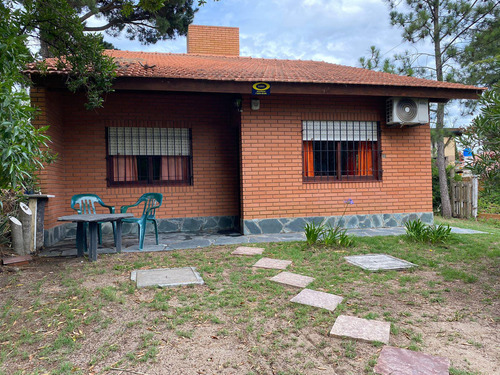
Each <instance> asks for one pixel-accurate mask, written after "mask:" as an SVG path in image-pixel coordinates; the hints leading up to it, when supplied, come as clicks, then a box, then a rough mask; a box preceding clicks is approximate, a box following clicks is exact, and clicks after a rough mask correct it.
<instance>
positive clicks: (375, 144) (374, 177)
mask: <svg viewBox="0 0 500 375" xmlns="http://www.w3.org/2000/svg"><path fill="white" fill-rule="evenodd" d="M315 121H318V122H320V121H321V122H333V123H334V124H333V125H335V122H345V123H348V122H353V123H358V126H360V125H361V123H367V122H372V123H376V135H377V140H376V141H373V140H370V141H361V140H357V141H348V140H342V139H341V140H315V139H314V140H309V141H307V140H304V131H305V124H306V123H308V122H315ZM301 125H302V131H301V140H302V181H303V183H325V182H328V183H345V182H369V181H380V180H382V142H381V125H380V121H359V120H331V119H330V120H302V121H301ZM334 132H335V131H332V133H334ZM314 142H318V143H319V142H321V143H326V142H333V143H334V144H335V147H334V150H331V151H329V150H328V149H327V152H335V161H336V166H335V170H330V171H326V172H324V171H323V172H320V173H328V172H335V173H334V174H333V173H332V174H331V175H322V176H321V175H316V173H318V172H317V171H316V167H315V160H316V159H315V156H314V154H315V153H316V152H321V151H317V150H315V146H314ZM358 142H370V145H371V147H372V150H371V153H372V164H371V169H372V173H371V174H370V175H355V174H353V173H349V172H352V170H349V169H347V173H343V168H342V164H343V158H342V154H343V153H345V154H346V155H347V158H348V157H349V156H348V155H349V154H350V153H352V154H351V155H353V154H354V153H356V152H358V150H359V149H358V147H359V143H358ZM307 143H309V146H307V148H309V150H308V151H307V152H308V154H306V144H307ZM342 143H347V144H349V143H351V144H352V145H353V146H354V143H356V148H352V149H349V147H347V149H346V150H343V149H342V148H341V147H342ZM339 146H340V147H339ZM310 148H312V149H310ZM311 154H312V160H311V158H310V155H311ZM327 158H328V156H327ZM346 162H347V164H348V165H349V160H348V159H347V160H346ZM311 165H312V168H313V169H312V174H313V175H312V176H311V175H310V174H311V170H309V168H308V166H309V167H310V166H311Z"/></svg>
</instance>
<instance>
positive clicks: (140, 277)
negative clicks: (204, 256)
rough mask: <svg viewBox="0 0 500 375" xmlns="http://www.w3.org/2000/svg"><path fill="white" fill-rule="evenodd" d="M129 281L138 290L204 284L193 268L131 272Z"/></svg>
mask: <svg viewBox="0 0 500 375" xmlns="http://www.w3.org/2000/svg"><path fill="white" fill-rule="evenodd" d="M130 279H131V280H132V281H135V282H136V283H137V287H138V288H143V287H146V286H160V287H166V286H180V285H190V284H199V285H201V284H203V283H204V282H203V279H202V278H201V276H200V274H199V273H198V272H196V269H195V268H194V267H184V268H160V269H155V270H135V271H132V273H131V275H130Z"/></svg>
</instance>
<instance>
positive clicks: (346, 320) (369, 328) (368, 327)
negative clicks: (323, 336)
mask: <svg viewBox="0 0 500 375" xmlns="http://www.w3.org/2000/svg"><path fill="white" fill-rule="evenodd" d="M390 332H391V323H389V322H381V321H378V320H367V319H361V318H355V317H353V316H346V315H340V316H339V317H338V318H337V320H336V321H335V324H334V325H333V327H332V330H331V331H330V335H332V336H337V337H349V338H352V339H357V340H363V341H380V342H383V343H384V344H387V343H388V342H389V335H390Z"/></svg>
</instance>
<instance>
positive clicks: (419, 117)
mask: <svg viewBox="0 0 500 375" xmlns="http://www.w3.org/2000/svg"><path fill="white" fill-rule="evenodd" d="M386 104H387V107H386V108H387V111H386V114H387V118H386V120H387V125H396V124H398V125H420V124H427V123H428V122H429V100H428V99H420V98H389V99H387V103H386Z"/></svg>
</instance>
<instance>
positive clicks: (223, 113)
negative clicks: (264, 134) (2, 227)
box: [32, 89, 239, 229]
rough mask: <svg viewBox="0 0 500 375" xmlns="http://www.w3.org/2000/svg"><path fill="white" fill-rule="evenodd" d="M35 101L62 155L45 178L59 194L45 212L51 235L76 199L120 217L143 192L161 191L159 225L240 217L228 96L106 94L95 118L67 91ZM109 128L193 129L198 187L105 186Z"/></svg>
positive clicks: (38, 94) (39, 93) (45, 185)
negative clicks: (88, 198)
mask: <svg viewBox="0 0 500 375" xmlns="http://www.w3.org/2000/svg"><path fill="white" fill-rule="evenodd" d="M32 97H33V99H34V101H35V103H40V104H41V105H40V107H41V108H43V109H45V112H46V113H45V114H42V116H40V117H39V118H38V120H37V123H38V124H43V123H49V124H51V128H50V130H49V135H50V136H51V137H52V139H53V144H52V147H53V149H54V150H55V151H56V152H58V154H59V158H58V161H57V162H56V163H55V164H54V165H52V166H50V167H48V168H46V169H45V170H44V171H43V172H42V174H41V178H42V189H43V190H42V191H43V192H44V193H47V194H55V195H56V198H51V199H50V200H49V202H48V205H47V208H46V221H45V228H46V229H48V228H52V227H54V226H56V225H58V224H60V223H58V222H57V217H58V216H61V215H67V214H72V213H74V211H72V210H71V208H70V200H71V196H72V195H73V194H78V193H94V194H98V195H99V196H100V197H101V198H102V199H103V201H104V202H105V203H106V204H109V205H115V206H117V210H119V207H120V206H121V205H129V204H132V203H135V201H136V200H137V198H138V197H139V196H140V195H142V194H144V193H146V192H159V193H162V194H163V205H162V207H161V208H160V209H159V210H157V217H159V218H176V217H210V216H238V215H239V173H238V170H239V167H238V124H237V123H234V122H233V116H232V113H231V112H232V97H231V96H228V95H201V94H200V95H197V94H176V93H138V92H117V93H113V94H109V95H108V97H107V98H106V102H105V104H104V108H102V109H99V110H97V111H87V110H85V109H84V107H83V99H82V98H81V97H79V96H76V95H72V94H69V93H66V92H65V93H64V94H62V93H57V92H55V93H50V92H44V91H43V89H34V90H33V91H32ZM57 103H60V104H59V105H57ZM109 126H117V127H118V126H124V127H132V126H138V127H188V128H191V129H192V137H193V145H192V146H193V177H194V184H193V185H192V186H154V185H150V186H145V187H108V186H107V181H106V142H105V128H106V127H109ZM103 212H104V211H103ZM130 212H132V213H135V214H136V215H137V214H139V211H138V210H137V211H133V210H132V211H130Z"/></svg>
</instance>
